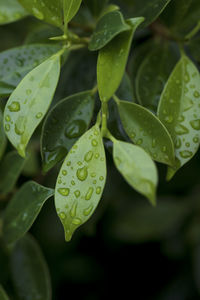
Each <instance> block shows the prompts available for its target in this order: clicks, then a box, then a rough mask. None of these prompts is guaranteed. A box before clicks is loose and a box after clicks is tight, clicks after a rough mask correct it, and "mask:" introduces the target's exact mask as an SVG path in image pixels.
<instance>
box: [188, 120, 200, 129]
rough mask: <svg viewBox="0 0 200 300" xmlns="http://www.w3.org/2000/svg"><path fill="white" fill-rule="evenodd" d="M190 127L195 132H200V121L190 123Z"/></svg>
mask: <svg viewBox="0 0 200 300" xmlns="http://www.w3.org/2000/svg"><path fill="white" fill-rule="evenodd" d="M190 125H191V126H192V128H193V129H194V130H200V119H197V120H193V121H190Z"/></svg>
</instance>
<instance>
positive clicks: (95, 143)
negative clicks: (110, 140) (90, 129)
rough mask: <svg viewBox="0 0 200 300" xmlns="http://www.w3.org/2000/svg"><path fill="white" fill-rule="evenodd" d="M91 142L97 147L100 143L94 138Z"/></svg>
mask: <svg viewBox="0 0 200 300" xmlns="http://www.w3.org/2000/svg"><path fill="white" fill-rule="evenodd" d="M91 144H92V146H93V147H96V146H97V145H98V142H97V140H96V139H92V141H91Z"/></svg>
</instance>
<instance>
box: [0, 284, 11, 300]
mask: <svg viewBox="0 0 200 300" xmlns="http://www.w3.org/2000/svg"><path fill="white" fill-rule="evenodd" d="M0 299H1V300H9V298H8V295H7V294H6V292H5V290H4V289H3V287H2V285H0Z"/></svg>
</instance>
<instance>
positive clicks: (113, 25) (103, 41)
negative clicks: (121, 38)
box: [89, 11, 130, 51]
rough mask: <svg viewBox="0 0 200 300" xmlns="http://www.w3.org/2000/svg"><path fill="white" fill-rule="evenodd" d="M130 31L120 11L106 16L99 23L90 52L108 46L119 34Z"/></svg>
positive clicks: (91, 41)
mask: <svg viewBox="0 0 200 300" xmlns="http://www.w3.org/2000/svg"><path fill="white" fill-rule="evenodd" d="M127 30H130V26H128V24H127V23H125V21H124V18H123V15H122V14H121V13H120V12H119V11H113V12H110V13H107V14H105V15H104V16H103V17H102V18H101V19H100V20H99V22H98V23H97V26H96V29H95V31H94V33H93V35H92V37H91V40H90V43H89V50H91V51H94V50H99V49H101V48H103V47H104V46H105V45H107V44H108V43H109V42H110V41H111V40H112V39H113V38H114V37H116V36H117V35H118V34H119V33H121V32H124V31H127Z"/></svg>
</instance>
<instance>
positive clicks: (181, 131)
mask: <svg viewBox="0 0 200 300" xmlns="http://www.w3.org/2000/svg"><path fill="white" fill-rule="evenodd" d="M175 132H176V134H178V135H182V134H187V133H188V132H189V130H188V129H187V128H186V127H185V126H183V125H181V124H177V125H176V127H175Z"/></svg>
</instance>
